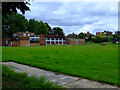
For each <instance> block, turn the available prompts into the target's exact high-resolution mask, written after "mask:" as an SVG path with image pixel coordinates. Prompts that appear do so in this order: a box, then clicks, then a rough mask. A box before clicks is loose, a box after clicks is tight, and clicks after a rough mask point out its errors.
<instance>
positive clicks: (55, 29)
mask: <svg viewBox="0 0 120 90" xmlns="http://www.w3.org/2000/svg"><path fill="white" fill-rule="evenodd" d="M53 30H54V32H53V35H56V34H58V35H60V36H64V35H65V34H64V32H63V29H62V28H60V27H54V28H53Z"/></svg>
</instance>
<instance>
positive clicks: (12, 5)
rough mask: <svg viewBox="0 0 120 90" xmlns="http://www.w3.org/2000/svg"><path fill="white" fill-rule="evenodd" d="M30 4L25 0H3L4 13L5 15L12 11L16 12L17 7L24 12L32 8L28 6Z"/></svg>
mask: <svg viewBox="0 0 120 90" xmlns="http://www.w3.org/2000/svg"><path fill="white" fill-rule="evenodd" d="M28 4H29V3H28V2H27V1H25V0H23V2H2V14H3V15H5V16H6V15H8V14H10V13H15V14H16V13H17V9H19V10H20V11H21V12H22V13H23V14H24V13H25V11H28V10H30V9H29V7H28V6H27V5H28ZM29 5H30V4H29Z"/></svg>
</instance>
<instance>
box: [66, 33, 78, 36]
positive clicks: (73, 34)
mask: <svg viewBox="0 0 120 90" xmlns="http://www.w3.org/2000/svg"><path fill="white" fill-rule="evenodd" d="M76 36H77V34H74V33H72V34H69V35H68V36H67V37H76Z"/></svg>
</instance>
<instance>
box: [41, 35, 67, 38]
mask: <svg viewBox="0 0 120 90" xmlns="http://www.w3.org/2000/svg"><path fill="white" fill-rule="evenodd" d="M41 37H55V38H66V37H67V36H57V35H41Z"/></svg>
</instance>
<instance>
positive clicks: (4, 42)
mask: <svg viewBox="0 0 120 90" xmlns="http://www.w3.org/2000/svg"><path fill="white" fill-rule="evenodd" d="M10 40H11V39H10V38H2V46H5V45H6V41H8V43H9V41H10Z"/></svg>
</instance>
